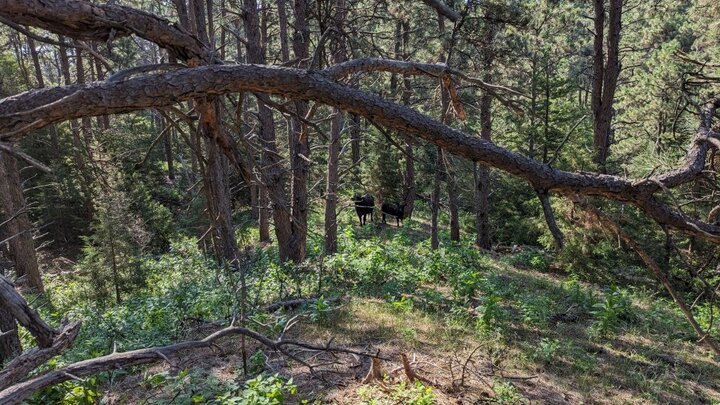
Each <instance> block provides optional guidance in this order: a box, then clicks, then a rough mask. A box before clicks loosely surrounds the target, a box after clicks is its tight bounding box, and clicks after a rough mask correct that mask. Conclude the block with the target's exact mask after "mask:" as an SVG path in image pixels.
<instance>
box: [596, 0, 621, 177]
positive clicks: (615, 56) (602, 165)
mask: <svg viewBox="0 0 720 405" xmlns="http://www.w3.org/2000/svg"><path fill="white" fill-rule="evenodd" d="M593 4H594V13H595V21H594V27H595V37H594V41H593V48H594V53H593V82H592V100H591V108H592V112H593V139H594V142H593V145H594V147H595V158H594V160H595V163H596V164H597V165H598V169H599V170H600V172H601V173H605V172H606V171H607V167H606V163H607V157H608V154H609V151H610V134H611V124H612V116H613V113H614V111H613V102H614V98H615V90H616V88H617V81H618V76H619V75H620V56H619V55H620V30H621V19H622V0H610V8H609V10H608V20H609V21H608V35H607V62H606V61H605V51H604V49H603V47H604V40H603V38H604V30H605V1H604V0H595V1H594V3H593Z"/></svg>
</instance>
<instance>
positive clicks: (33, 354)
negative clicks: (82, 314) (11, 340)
mask: <svg viewBox="0 0 720 405" xmlns="http://www.w3.org/2000/svg"><path fill="white" fill-rule="evenodd" d="M78 332H80V322H73V323H71V324H68V325H66V326H65V327H64V328H62V330H61V331H60V333H59V334H58V335H57V337H56V338H55V340H54V341H53V344H52V346H50V347H48V348H45V349H40V348H35V349H32V350H30V351H29V352H27V353H23V354H22V355H20V356H18V357H16V358H14V359H13V360H12V361H11V362H10V363H8V364H7V365H6V366H5V368H3V369H2V370H0V390H4V389H5V388H7V387H9V386H11V385H13V384H16V383H17V382H18V381H22V380H23V379H24V378H25V377H26V376H27V375H28V374H29V373H30V372H31V371H33V370H35V369H36V368H38V367H40V366H41V365H42V364H44V363H45V362H46V361H48V360H50V359H51V358H53V357H55V356H57V355H58V354H60V353H61V352H62V351H64V350H65V349H67V348H68V347H70V346H72V344H73V342H75V338H76V337H77V334H78Z"/></svg>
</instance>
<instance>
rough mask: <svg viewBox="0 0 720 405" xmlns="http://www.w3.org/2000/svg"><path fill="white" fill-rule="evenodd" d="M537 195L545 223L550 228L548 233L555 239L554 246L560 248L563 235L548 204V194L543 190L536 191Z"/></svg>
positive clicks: (562, 242) (563, 242)
mask: <svg viewBox="0 0 720 405" xmlns="http://www.w3.org/2000/svg"><path fill="white" fill-rule="evenodd" d="M537 196H538V199H540V204H541V205H542V208H543V215H544V216H545V222H546V223H547V225H548V229H550V233H551V234H552V237H553V240H554V241H555V248H557V250H558V251H559V250H562V249H563V247H564V246H565V236H564V235H563V233H562V231H561V230H560V227H558V225H557V222H556V221H555V214H554V213H553V210H552V206H551V205H550V196H549V195H548V193H547V192H545V191H538V192H537Z"/></svg>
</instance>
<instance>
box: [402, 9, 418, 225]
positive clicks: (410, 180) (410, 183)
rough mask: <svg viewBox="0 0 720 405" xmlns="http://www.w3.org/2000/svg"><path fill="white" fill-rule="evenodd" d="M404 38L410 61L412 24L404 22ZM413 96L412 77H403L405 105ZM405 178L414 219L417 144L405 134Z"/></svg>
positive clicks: (409, 211)
mask: <svg viewBox="0 0 720 405" xmlns="http://www.w3.org/2000/svg"><path fill="white" fill-rule="evenodd" d="M402 38H403V42H402V45H403V59H404V60H408V59H410V23H409V22H407V21H403V23H402ZM411 96H412V85H411V83H410V75H407V74H404V75H403V91H402V102H403V105H406V106H409V105H410V97H411ZM402 136H403V138H404V139H405V176H404V177H403V196H404V202H405V218H412V214H413V211H414V210H415V198H416V197H417V185H416V184H415V142H414V140H413V139H412V137H410V136H407V135H405V134H403V135H402Z"/></svg>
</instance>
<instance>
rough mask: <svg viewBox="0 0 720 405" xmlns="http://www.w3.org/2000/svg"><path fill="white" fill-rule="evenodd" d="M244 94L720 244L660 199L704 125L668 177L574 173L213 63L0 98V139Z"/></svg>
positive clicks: (309, 83) (312, 84)
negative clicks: (601, 201) (264, 96)
mask: <svg viewBox="0 0 720 405" xmlns="http://www.w3.org/2000/svg"><path fill="white" fill-rule="evenodd" d="M1 2H2V0H0V3H1ZM242 91H255V92H260V93H271V94H278V95H282V96H285V97H288V98H291V99H302V100H314V101H318V102H320V103H323V104H327V105H330V106H335V107H338V108H340V109H343V110H346V111H348V112H350V113H353V114H357V115H360V116H363V117H365V118H368V119H371V120H373V122H376V123H377V124H379V125H382V126H384V127H386V128H388V129H390V130H396V131H400V132H402V133H404V134H407V135H410V136H415V137H419V138H422V139H424V140H426V141H428V142H430V143H433V144H435V145H437V146H440V147H441V148H443V149H444V150H446V151H448V152H449V153H452V154H455V155H458V156H461V157H464V158H466V159H468V160H471V161H475V162H479V163H483V164H485V165H489V166H492V167H495V168H498V169H501V170H504V171H506V172H508V173H510V174H513V175H516V176H518V177H521V178H523V179H525V180H526V181H528V182H529V183H530V184H531V186H532V187H533V188H535V189H541V190H548V191H551V192H552V191H554V192H559V193H563V194H566V195H569V196H572V195H574V194H582V195H585V196H603V197H606V198H609V199H613V200H616V201H621V202H627V203H631V204H633V205H635V206H637V207H639V208H640V209H641V210H642V211H644V212H645V214H646V215H648V216H649V217H651V218H652V219H654V220H655V221H656V222H658V223H660V224H663V225H666V226H669V227H672V228H674V229H677V230H680V231H682V232H684V233H685V234H687V235H692V236H696V237H699V238H702V239H704V240H708V241H711V242H713V243H716V244H720V226H718V225H715V224H708V223H706V222H702V221H699V220H696V219H689V218H686V217H685V216H684V215H683V214H682V213H680V212H678V211H676V210H673V209H672V208H670V207H669V206H668V205H667V204H665V203H664V202H662V201H660V200H659V199H658V198H657V197H655V196H654V195H653V194H654V193H656V192H658V191H661V190H662V189H663V187H671V186H677V185H680V184H684V183H686V182H689V181H691V180H693V179H695V178H697V176H699V175H701V174H702V167H703V166H704V164H705V159H706V152H707V150H708V147H707V139H708V138H710V137H717V136H718V134H716V133H714V132H712V131H711V130H710V129H708V128H707V127H706V126H704V125H703V126H701V128H700V130H699V131H698V134H697V135H696V137H695V139H694V140H693V147H691V148H690V152H688V155H687V157H686V161H685V165H684V166H682V167H681V168H679V169H676V170H673V171H670V172H668V173H665V174H660V175H656V176H653V177H650V178H647V179H640V180H634V179H627V178H622V177H618V176H611V175H604V174H598V173H585V172H567V171H563V170H557V169H554V168H552V167H550V166H548V165H545V164H542V163H540V162H538V161H535V160H533V159H530V158H528V157H526V156H523V155H521V154H518V153H515V152H511V151H509V150H507V149H504V148H502V147H500V146H497V145H495V144H493V143H491V142H489V141H486V140H483V139H480V138H478V137H476V136H471V135H467V134H465V133H463V132H461V131H458V130H456V129H454V128H451V127H449V126H447V125H445V124H443V123H441V122H438V121H437V120H434V119H432V118H430V117H428V116H427V115H424V114H421V113H419V112H417V111H415V110H413V109H411V108H409V107H407V106H402V105H399V104H397V103H394V102H392V101H389V100H386V99H384V98H382V97H380V96H376V95H374V94H370V93H367V92H363V91H361V90H358V89H354V88H352V87H349V86H344V85H342V84H339V83H336V82H334V81H332V80H330V79H329V78H328V77H327V76H326V75H325V74H323V73H318V72H307V71H305V70H302V69H291V68H279V67H268V66H259V65H222V66H219V65H214V66H203V67H198V68H189V69H179V70H177V71H173V72H167V73H155V74H148V75H145V76H141V77H136V78H130V79H127V80H125V81H122V82H119V83H107V82H96V83H91V84H85V85H74V86H65V87H56V88H48V89H39V90H34V91H30V92H25V93H21V94H19V95H16V96H13V97H8V98H5V99H3V100H0V134H2V135H0V138H3V139H8V138H12V137H18V136H21V135H24V134H25V133H26V132H27V131H29V130H33V129H38V128H41V127H43V126H46V125H49V124H52V123H57V122H62V121H66V120H68V119H74V118H82V117H87V116H96V115H107V114H117V113H126V112H130V111H136V110H141V109H147V108H160V107H166V106H169V105H173V104H176V103H178V102H180V101H184V100H190V99H194V98H199V97H205V96H208V95H211V96H212V95H220V94H228V93H235V92H242ZM703 121H704V120H703ZM223 149H224V150H225V148H223ZM227 153H229V154H230V155H231V156H232V157H234V156H235V154H234V151H232V150H226V154H227Z"/></svg>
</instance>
